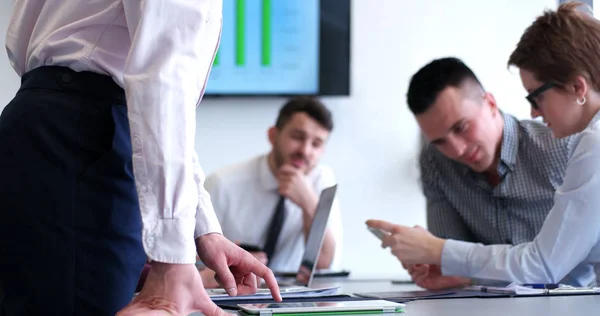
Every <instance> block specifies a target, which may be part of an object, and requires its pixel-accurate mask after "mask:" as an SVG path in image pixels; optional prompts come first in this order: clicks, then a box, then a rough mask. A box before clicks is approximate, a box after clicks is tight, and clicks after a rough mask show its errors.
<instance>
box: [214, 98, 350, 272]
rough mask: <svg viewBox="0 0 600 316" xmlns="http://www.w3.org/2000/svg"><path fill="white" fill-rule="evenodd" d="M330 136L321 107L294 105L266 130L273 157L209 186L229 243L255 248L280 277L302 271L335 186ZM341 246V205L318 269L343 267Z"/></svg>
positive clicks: (229, 171) (312, 102)
mask: <svg viewBox="0 0 600 316" xmlns="http://www.w3.org/2000/svg"><path fill="white" fill-rule="evenodd" d="M332 130H333V120H332V115H331V113H330V112H329V110H328V109H327V108H326V107H325V106H324V105H323V104H322V103H321V102H320V101H319V100H317V99H315V98H312V97H297V98H294V99H291V100H289V101H288V102H287V103H286V104H285V105H284V106H283V107H282V108H281V110H280V111H279V116H278V118H277V120H276V123H275V126H273V127H271V128H269V130H268V133H267V134H268V139H269V142H270V143H271V145H272V149H271V151H270V153H268V154H264V155H260V156H258V157H254V158H252V159H250V160H247V161H244V162H242V163H239V164H236V165H234V166H228V167H226V168H223V169H221V170H218V171H216V172H214V173H213V174H211V175H209V176H208V177H207V179H206V182H205V188H206V190H207V191H208V192H209V193H210V196H211V200H212V202H213V205H214V209H215V213H216V214H217V217H218V219H219V222H220V223H221V227H222V229H223V234H224V235H225V237H227V238H228V239H229V240H231V241H234V242H237V243H239V244H243V245H248V246H251V247H252V248H253V249H250V251H251V252H252V253H253V254H254V255H255V256H256V257H257V258H259V259H260V260H261V261H263V262H264V263H268V266H269V267H270V268H271V269H272V270H274V271H286V272H287V271H297V270H298V268H299V266H300V261H301V260H302V255H303V253H304V246H305V242H306V238H307V236H308V232H309V229H310V227H311V224H312V220H313V217H314V213H315V210H316V207H317V203H318V199H319V194H320V193H321V190H323V189H324V188H326V187H329V186H332V185H334V184H336V180H335V177H334V175H333V172H332V171H331V169H330V168H328V167H327V166H325V165H322V164H319V160H320V158H321V157H322V155H323V154H324V152H325V145H326V143H327V140H328V138H329V134H330V133H331V131H332ZM277 232H278V233H277ZM341 239H342V224H341V215H340V209H339V205H338V202H337V199H336V200H335V201H334V205H333V209H332V211H331V215H330V220H329V223H328V228H327V231H326V233H325V237H324V241H323V247H322V249H321V253H320V255H319V261H318V263H317V268H319V269H326V268H332V267H334V266H336V265H337V263H338V262H339V259H340V252H341V247H340V243H341ZM207 274H208V276H209V278H210V275H209V274H210V271H203V277H204V278H205V280H206V279H207V278H206V276H207Z"/></svg>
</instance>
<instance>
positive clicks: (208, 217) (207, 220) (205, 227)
mask: <svg viewBox="0 0 600 316" xmlns="http://www.w3.org/2000/svg"><path fill="white" fill-rule="evenodd" d="M201 204H202V206H199V207H198V209H197V210H196V229H195V230H194V240H196V238H198V237H200V236H203V235H206V234H210V233H217V234H223V231H222V230H221V224H219V219H218V218H217V215H216V214H215V210H214V209H213V206H212V203H201ZM207 204H208V205H207Z"/></svg>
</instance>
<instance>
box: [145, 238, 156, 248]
mask: <svg viewBox="0 0 600 316" xmlns="http://www.w3.org/2000/svg"><path fill="white" fill-rule="evenodd" d="M146 242H147V243H148V246H150V247H152V246H154V237H152V236H150V237H148V238H147V239H146Z"/></svg>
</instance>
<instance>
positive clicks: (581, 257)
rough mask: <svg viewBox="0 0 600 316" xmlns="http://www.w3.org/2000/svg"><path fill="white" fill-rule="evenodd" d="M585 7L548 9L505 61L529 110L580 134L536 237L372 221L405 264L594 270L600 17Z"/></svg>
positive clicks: (599, 240) (533, 275)
mask: <svg viewBox="0 0 600 316" xmlns="http://www.w3.org/2000/svg"><path fill="white" fill-rule="evenodd" d="M581 9H585V7H584V6H583V5H582V4H581V3H578V2H568V3H565V4H562V5H561V6H560V7H559V8H558V10H556V11H546V12H545V13H544V14H543V15H541V16H540V17H538V18H537V19H536V20H535V22H534V23H533V24H532V25H531V26H530V27H529V28H527V30H526V31H525V33H524V34H523V36H522V37H521V39H520V41H519V43H518V45H517V48H516V49H515V51H514V52H513V53H512V54H511V56H510V59H509V62H508V64H509V65H510V66H516V67H517V68H519V73H520V77H521V81H522V83H523V86H524V87H525V89H526V90H527V92H528V95H527V97H526V98H527V100H528V101H529V103H530V104H531V115H532V117H540V116H541V117H543V119H544V121H545V122H546V123H547V124H548V127H549V128H550V129H552V132H553V134H554V136H555V137H565V136H568V135H573V134H577V136H576V137H575V138H574V140H573V142H572V144H571V145H572V146H571V149H570V156H569V164H568V167H567V170H566V174H565V178H564V181H563V183H562V185H561V186H560V187H559V189H558V190H557V191H556V193H555V197H554V206H553V208H552V210H551V211H550V213H549V214H548V217H547V218H546V220H545V222H544V225H543V227H542V228H541V230H540V232H539V233H538V235H537V236H536V238H535V239H534V240H533V241H532V242H530V243H524V244H520V245H516V246H512V245H489V246H484V245H481V244H475V243H468V242H462V241H457V240H444V239H440V238H437V237H435V236H433V235H431V234H430V233H429V232H427V231H426V230H424V229H418V228H410V227H405V226H400V225H393V224H390V223H387V222H383V221H375V220H371V221H368V222H367V225H369V226H370V227H374V228H379V229H383V230H386V231H388V232H390V233H391V235H390V236H387V237H385V238H384V239H383V244H382V246H383V247H391V249H392V253H393V254H394V255H396V256H397V257H398V259H399V260H400V261H402V263H403V264H439V265H441V274H442V275H451V276H464V277H472V278H481V279H493V280H504V281H511V282H516V283H520V284H524V283H558V282H559V281H561V280H562V279H563V278H564V277H565V276H566V275H567V274H568V273H569V272H571V271H572V270H575V269H576V268H578V269H579V270H581V273H582V274H583V273H589V271H590V269H591V263H594V262H600V113H599V110H600V22H599V21H598V20H596V19H594V18H593V17H592V16H590V15H589V14H588V13H586V12H584V10H581ZM586 264H587V267H586V268H581V267H582V265H586ZM580 268H581V269H580ZM579 270H575V271H574V272H579Z"/></svg>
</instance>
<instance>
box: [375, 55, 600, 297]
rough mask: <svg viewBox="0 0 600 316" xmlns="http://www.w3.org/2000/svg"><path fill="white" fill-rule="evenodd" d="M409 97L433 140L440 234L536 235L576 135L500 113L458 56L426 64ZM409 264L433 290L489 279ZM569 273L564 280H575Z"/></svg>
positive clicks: (431, 178)
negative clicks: (558, 134) (560, 133)
mask: <svg viewBox="0 0 600 316" xmlns="http://www.w3.org/2000/svg"><path fill="white" fill-rule="evenodd" d="M407 101H408V105H409V108H410V110H411V111H412V112H413V114H414V115H415V118H416V120H417V122H418V124H419V126H420V128H421V131H422V132H423V134H424V135H425V137H426V138H427V139H428V141H429V144H428V145H426V146H425V148H424V149H423V151H422V153H421V156H420V167H421V181H422V185H423V192H424V194H425V197H426V200H427V225H428V229H429V230H430V231H431V232H432V233H433V234H434V235H436V236H438V237H442V238H452V239H457V240H464V241H470V242H479V243H483V244H513V245H517V244H520V243H523V242H530V241H532V240H533V238H535V236H536V235H537V233H538V232H539V230H540V228H541V226H542V224H543V222H544V219H545V218H546V215H547V214H548V212H549V211H550V209H551V208H552V205H553V197H554V192H555V191H556V189H557V188H558V187H559V186H560V184H561V183H562V181H563V177H564V174H565V170H566V165H567V159H568V151H569V142H570V139H571V138H569V137H567V138H562V139H557V138H553V137H552V132H551V130H550V129H549V128H547V127H546V126H545V125H544V124H542V123H541V122H537V121H532V120H517V119H516V118H515V117H513V116H511V115H508V114H506V113H503V112H501V111H500V110H499V109H498V106H497V104H496V100H495V99H494V96H493V95H492V94H491V93H490V92H487V91H485V90H484V88H483V86H482V85H481V83H480V82H479V80H478V79H477V77H476V76H475V74H474V73H473V71H471V69H469V67H467V65H465V64H464V63H463V62H462V61H461V60H459V59H457V58H442V59H437V60H434V61H432V62H430V63H429V64H427V65H426V66H424V67H423V68H421V69H420V70H419V71H418V72H417V73H416V74H415V75H414V76H413V77H412V79H411V81H410V85H409V89H408V94H407ZM370 225H378V224H376V223H374V222H370ZM407 268H408V270H409V272H410V274H411V276H412V277H413V280H415V282H416V283H417V284H418V285H420V286H422V287H425V288H429V289H441V288H448V287H453V286H459V285H465V284H470V283H473V282H482V281H483V280H469V279H466V278H458V277H447V276H441V271H440V268H439V266H428V265H416V266H408V267H407ZM578 269H583V270H584V271H585V270H587V272H589V278H586V280H588V279H589V280H590V282H593V279H594V274H593V271H592V269H591V267H590V266H580V267H578ZM579 271H582V270H579ZM568 279H569V276H567V279H566V280H564V283H569V284H570V283H573V282H574V280H568Z"/></svg>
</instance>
